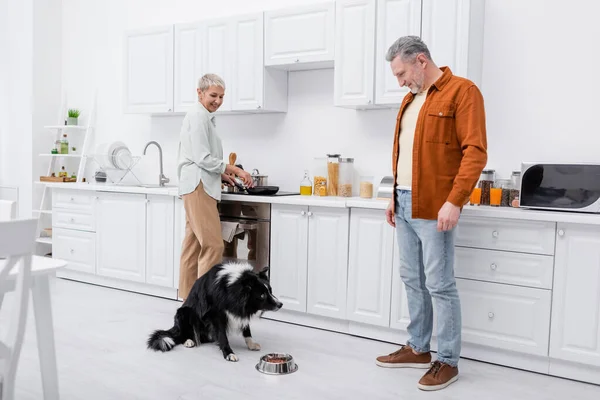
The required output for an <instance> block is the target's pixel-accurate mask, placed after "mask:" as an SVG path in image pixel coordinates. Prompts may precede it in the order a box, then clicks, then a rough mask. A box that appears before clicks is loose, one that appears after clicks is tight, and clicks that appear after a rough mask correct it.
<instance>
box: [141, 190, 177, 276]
mask: <svg viewBox="0 0 600 400" xmlns="http://www.w3.org/2000/svg"><path fill="white" fill-rule="evenodd" d="M147 196H148V197H147V204H148V205H147V207H146V283H152V284H154V285H160V286H166V287H173V237H174V236H173V235H174V216H175V201H174V200H173V196H159V195H151V194H149V195H147Z"/></svg>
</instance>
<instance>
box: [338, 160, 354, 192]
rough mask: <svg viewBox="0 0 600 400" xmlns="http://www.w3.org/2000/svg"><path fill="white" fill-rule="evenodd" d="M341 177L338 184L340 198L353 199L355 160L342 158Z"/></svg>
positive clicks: (340, 164)
mask: <svg viewBox="0 0 600 400" xmlns="http://www.w3.org/2000/svg"><path fill="white" fill-rule="evenodd" d="M339 166H340V176H339V182H338V196H341V197H352V183H353V182H354V158H340V163H339Z"/></svg>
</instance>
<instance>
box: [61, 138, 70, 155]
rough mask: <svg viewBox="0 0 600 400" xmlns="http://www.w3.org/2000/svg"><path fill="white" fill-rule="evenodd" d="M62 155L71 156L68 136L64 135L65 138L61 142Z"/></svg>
mask: <svg viewBox="0 0 600 400" xmlns="http://www.w3.org/2000/svg"><path fill="white" fill-rule="evenodd" d="M60 154H69V140H68V139H67V134H66V133H64V134H63V138H62V139H61V141H60Z"/></svg>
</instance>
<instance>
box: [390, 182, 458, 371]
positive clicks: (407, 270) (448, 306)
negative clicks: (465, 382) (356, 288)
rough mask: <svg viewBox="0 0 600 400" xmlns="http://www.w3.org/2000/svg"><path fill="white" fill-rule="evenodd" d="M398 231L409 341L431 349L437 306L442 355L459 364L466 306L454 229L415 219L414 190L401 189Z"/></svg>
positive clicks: (415, 346)
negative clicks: (459, 279)
mask: <svg viewBox="0 0 600 400" xmlns="http://www.w3.org/2000/svg"><path fill="white" fill-rule="evenodd" d="M396 193H397V197H396V211H395V212H396V234H397V238H398V248H399V253H400V276H401V278H402V282H404V287H405V288H406V295H407V299H408V312H409V315H410V323H409V324H408V327H407V330H408V334H409V337H410V338H409V340H408V342H406V344H407V345H408V346H410V347H412V348H413V349H414V350H416V351H417V352H428V351H430V347H429V345H430V341H431V334H432V333H431V332H432V330H433V307H432V299H433V303H434V304H435V308H436V314H437V330H438V332H437V342H438V353H437V359H438V360H439V361H441V362H444V363H446V364H449V365H451V366H456V365H457V364H458V359H459V357H460V349H461V311H460V300H459V298H458V290H457V289H456V281H455V279H454V235H455V229H456V228H454V229H452V230H450V231H445V232H438V231H437V220H435V221H434V220H425V219H413V218H412V217H411V213H412V200H411V192H410V191H407V190H397V192H396Z"/></svg>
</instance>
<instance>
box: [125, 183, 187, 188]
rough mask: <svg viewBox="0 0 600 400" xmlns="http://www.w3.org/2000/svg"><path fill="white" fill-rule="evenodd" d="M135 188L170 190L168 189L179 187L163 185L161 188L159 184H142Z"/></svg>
mask: <svg viewBox="0 0 600 400" xmlns="http://www.w3.org/2000/svg"><path fill="white" fill-rule="evenodd" d="M135 186H139V187H144V188H157V189H160V188H165V189H168V188H174V187H177V185H163V186H160V185H159V184H158V183H142V184H139V185H135Z"/></svg>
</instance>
